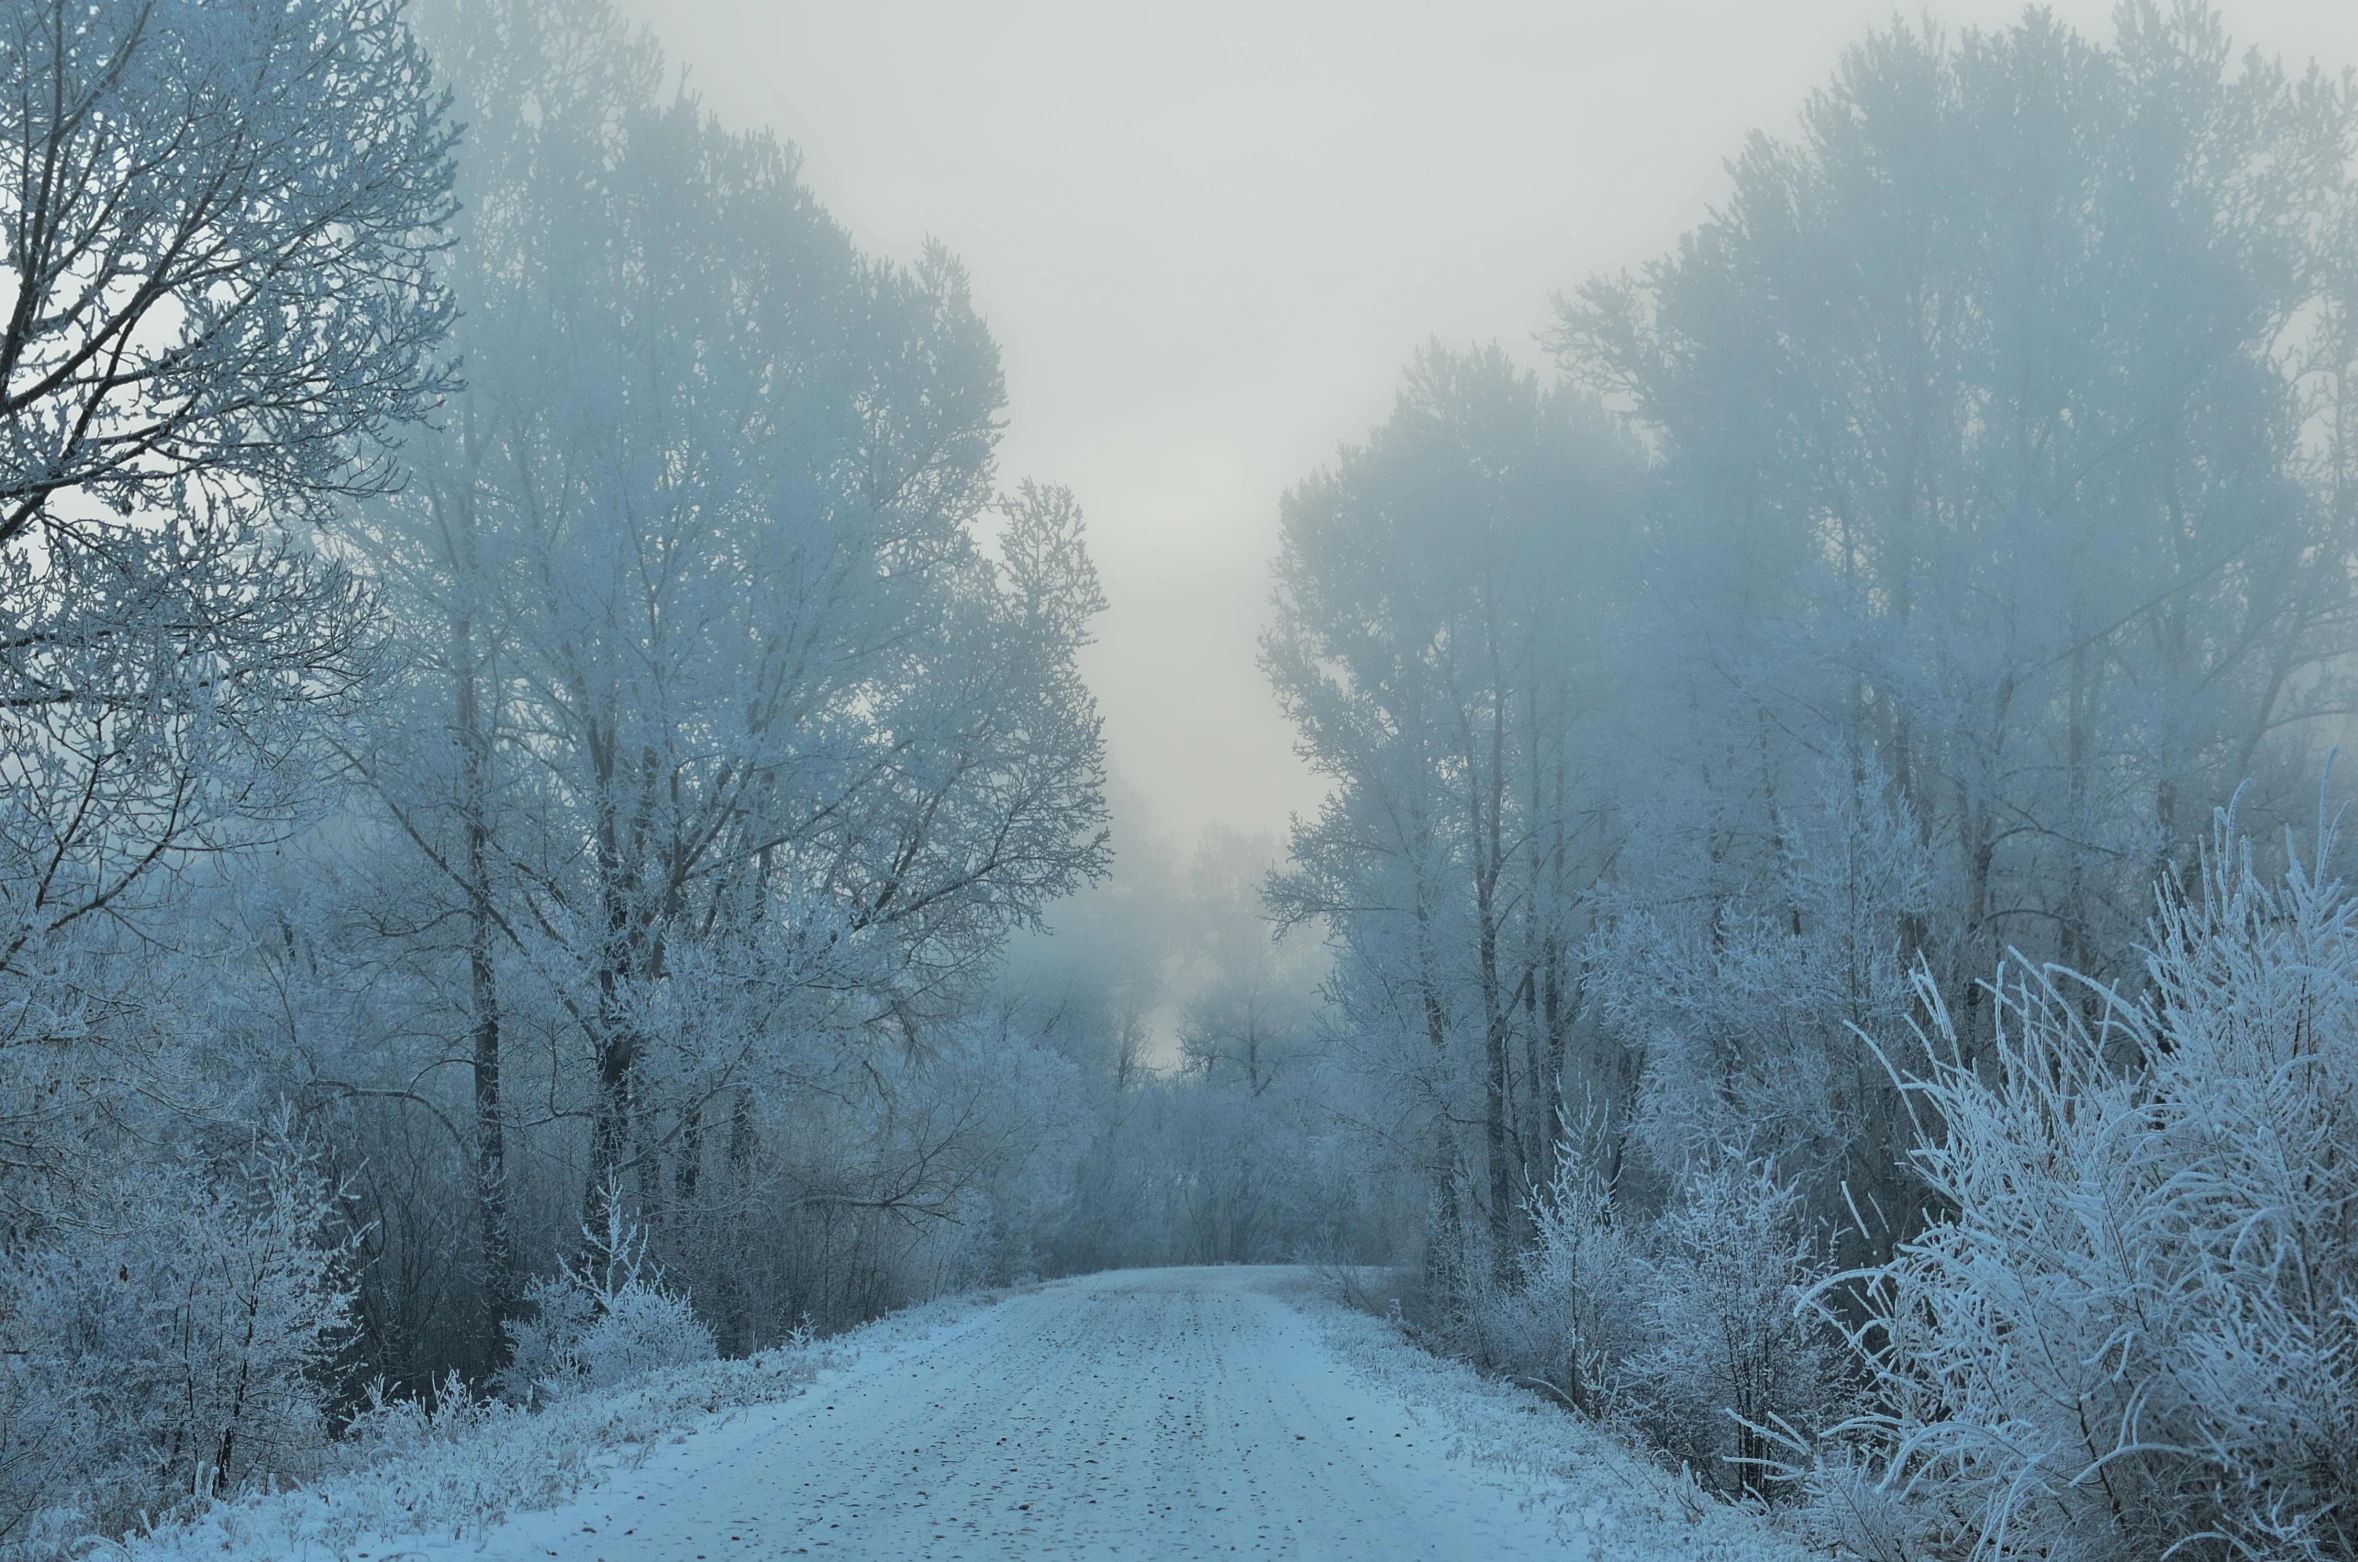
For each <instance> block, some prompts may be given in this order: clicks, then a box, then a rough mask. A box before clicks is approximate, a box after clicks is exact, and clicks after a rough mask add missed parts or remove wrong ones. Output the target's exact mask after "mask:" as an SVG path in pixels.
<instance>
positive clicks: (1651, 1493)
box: [339, 1269, 1790, 1562]
mask: <svg viewBox="0 0 2358 1562" xmlns="http://www.w3.org/2000/svg"><path fill="white" fill-rule="evenodd" d="M339 1549H341V1548H339ZM371 1551H373V1552H375V1555H376V1557H377V1558H385V1557H388V1556H397V1557H402V1558H411V1559H432V1562H457V1559H460V1558H483V1557H489V1558H495V1559H510V1558H512V1559H519V1562H538V1559H543V1558H547V1557H558V1558H563V1559H566V1562H574V1559H579V1562H737V1559H753V1558H769V1557H776V1556H799V1555H805V1554H807V1555H810V1556H836V1557H862V1558H879V1559H884V1558H894V1559H897V1558H908V1559H911V1562H916V1559H921V1558H976V1559H981V1558H1017V1557H1020V1558H1025V1559H1034V1558H1059V1557H1209V1556H1281V1557H1298V1558H1316V1557H1338V1558H1341V1557H1348V1558H1352V1559H1354V1562H1380V1559H1388V1558H1419V1559H1424V1558H1432V1559H1458V1558H1464V1559H1469V1562H1471V1559H1477V1558H1478V1559H1485V1562H1489V1559H1510V1558H1518V1557H1549V1558H1563V1557H1589V1556H1596V1557H1615V1558H1620V1557H1650V1556H1661V1557H1679V1558H1692V1557H1700V1556H1721V1557H1729V1558H1738V1557H1741V1558H1755V1557H1772V1556H1783V1555H1786V1554H1788V1553H1789V1551H1790V1547H1789V1545H1788V1544H1787V1543H1785V1542H1784V1541H1783V1540H1782V1539H1781V1537H1776V1536H1773V1535H1772V1534H1770V1533H1769V1532H1768V1531H1766V1530H1765V1529H1764V1528H1763V1527H1762V1526H1761V1525H1760V1523H1759V1521H1757V1520H1756V1519H1754V1518H1752V1517H1751V1516H1750V1515H1747V1514H1742V1513H1738V1512H1735V1511H1733V1510H1729V1509H1725V1508H1721V1507H1719V1506H1717V1505H1715V1504H1700V1505H1699V1503H1698V1499H1697V1497H1696V1495H1695V1494H1694V1493H1693V1490H1692V1488H1691V1487H1689V1486H1686V1485H1685V1484H1684V1483H1681V1482H1677V1481H1675V1480H1673V1479H1672V1478H1670V1477H1667V1476H1664V1475H1661V1474H1660V1473H1658V1472H1655V1471H1652V1470H1649V1469H1646V1468H1645V1467H1644V1466H1642V1465H1639V1464H1637V1463H1636V1462H1635V1461H1632V1460H1630V1459H1629V1458H1628V1456H1627V1455H1625V1454H1622V1453H1621V1452H1620V1451H1619V1450H1618V1449H1616V1448H1614V1447H1613V1445H1611V1444H1610V1443H1609V1442H1607V1441H1606V1440H1605V1439H1603V1438H1600V1437H1597V1436H1595V1435H1594V1434H1593V1433H1589V1432H1587V1431H1586V1430H1585V1429H1582V1428H1580V1427H1578V1426H1577V1424H1576V1423H1574V1422H1573V1421H1572V1420H1571V1419H1570V1418H1569V1417H1565V1416H1562V1415H1560V1414H1557V1413H1555V1412H1553V1411H1551V1410H1546V1409H1544V1408H1542V1407H1539V1406H1537V1405H1536V1404H1534V1403H1533V1402H1531V1401H1529V1400H1528V1399H1527V1398H1525V1397H1523V1396H1520V1395H1516V1394H1512V1393H1510V1392H1508V1391H1504V1390H1500V1389H1497V1388H1495V1387H1493V1386H1488V1385H1484V1384H1481V1383H1480V1382H1479V1381H1478V1380H1476V1379H1474V1378H1473V1377H1472V1376H1471V1375H1470V1374H1468V1373H1465V1372H1464V1371H1463V1370H1462V1369H1459V1368H1456V1367H1454V1366H1450V1365H1448V1364H1443V1363H1437V1362H1433V1361H1431V1360H1430V1359H1429V1358H1426V1357H1424V1356H1422V1355H1421V1353H1419V1352H1416V1351H1415V1350H1413V1349H1412V1348H1410V1347H1408V1346H1406V1345H1403V1344H1401V1343H1399V1342H1398V1341H1397V1340H1396V1338H1393V1337H1391V1336H1390V1331H1389V1330H1388V1329H1387V1327H1386V1326H1385V1325H1384V1324H1382V1323H1381V1322H1379V1321H1378V1320H1376V1319H1373V1318H1368V1317H1364V1316H1361V1315H1358V1314H1352V1313H1347V1312H1344V1311H1342V1310H1341V1309H1339V1308H1336V1307H1334V1306H1332V1305H1331V1304H1328V1303H1325V1302H1323V1301H1321V1300H1320V1299H1319V1298H1318V1296H1317V1295H1316V1293H1315V1290H1314V1287H1313V1285H1312V1283H1311V1281H1310V1279H1309V1277H1308V1276H1307V1275H1306V1274H1305V1273H1304V1272H1303V1271H1300V1270H1286V1269H1165V1270H1144V1271H1137V1270H1133V1271H1126V1272H1116V1273H1112V1274H1105V1275H1096V1276H1091V1277H1088V1278H1084V1279H1079V1280H1072V1281H1065V1282H1060V1283H1057V1284H1052V1285H1045V1286H1040V1287H1037V1288H1032V1289H1028V1290H1022V1291H1017V1292H1014V1293H1010V1294H1007V1295H1005V1296H1004V1297H1003V1298H1002V1299H1001V1300H1000V1301H999V1302H998V1303H997V1304H996V1305H992V1306H984V1307H976V1308H972V1309H969V1310H966V1311H964V1312H963V1313H962V1314H960V1315H958V1316H956V1317H955V1318H954V1319H953V1320H952V1321H950V1322H948V1323H946V1324H944V1325H943V1326H941V1327H939V1328H937V1329H933V1330H931V1331H926V1332H918V1333H914V1334H904V1335H901V1336H900V1337H895V1336H894V1335H893V1334H892V1333H885V1334H883V1335H881V1336H880V1337H879V1339H878V1342H877V1343H876V1344H874V1345H873V1346H870V1347H864V1348H861V1349H859V1350H858V1351H857V1352H856V1353H855V1354H854V1355H853V1356H852V1358H851V1360H850V1361H849V1363H848V1364H847V1365H845V1366H842V1367H839V1368H834V1369H830V1370H828V1371H826V1372H824V1373H822V1374H821V1375H820V1376H819V1377H818V1379H817V1380H816V1381H815V1382H814V1383H812V1384H811V1385H810V1386H809V1387H808V1388H806V1389H804V1390H803V1391H801V1392H799V1393H796V1394H795V1395H794V1396H793V1397H792V1398H789V1399H784V1400H781V1401H778V1402H775V1403H772V1404H767V1405H762V1406H757V1407H754V1408H751V1409H748V1410H743V1411H739V1412H737V1413H735V1414H733V1415H728V1416H723V1417H714V1418H712V1419H711V1420H710V1421H709V1422H708V1423H706V1424H705V1425H704V1426H703V1427H702V1428H701V1429H699V1430H696V1431H694V1432H692V1433H689V1434H686V1435H683V1436H681V1437H678V1438H675V1439H673V1440H672V1441H670V1442H669V1443H667V1444H665V1445H664V1446H662V1447H661V1448H659V1449H658V1450H657V1451H656V1452H654V1453H653V1454H652V1455H650V1456H649V1457H648V1458H647V1459H646V1460H645V1461H644V1462H643V1463H641V1464H639V1465H638V1466H637V1467H635V1468H618V1469H617V1471H616V1472H615V1474H614V1475H613V1476H612V1477H611V1478H610V1479H609V1480H607V1481H606V1482H605V1483H603V1484H601V1485H597V1486H594V1487H592V1488H590V1489H588V1490H587V1491H585V1492H584V1493H583V1494H582V1495H580V1496H579V1497H577V1498H575V1499H574V1500H573V1501H571V1502H569V1503H567V1504H566V1505H564V1506H562V1507H560V1508H558V1509H556V1510H554V1511H546V1512H539V1513H529V1514H521V1515H518V1516H517V1517H515V1518H513V1519H511V1520H509V1521H508V1522H507V1523H505V1524H501V1525H497V1526H494V1527H493V1528H491V1529H490V1530H489V1531H487V1532H485V1533H482V1534H480V1535H475V1534H470V1535H468V1536H467V1537H465V1538H463V1539H451V1538H448V1537H447V1536H446V1537H444V1538H441V1539H438V1540H431V1541H426V1542H423V1543H421V1542H420V1541H418V1540H417V1539H415V1538H411V1539H408V1540H405V1541H402V1542H399V1543H386V1542H383V1541H379V1542H378V1543H377V1544H374V1545H372V1544H371V1543H370V1542H368V1541H365V1540H364V1541H361V1542H359V1543H358V1546H357V1547H356V1549H354V1550H350V1551H345V1552H344V1553H343V1554H344V1555H348V1556H366V1555H368V1554H369V1553H370V1552H371Z"/></svg>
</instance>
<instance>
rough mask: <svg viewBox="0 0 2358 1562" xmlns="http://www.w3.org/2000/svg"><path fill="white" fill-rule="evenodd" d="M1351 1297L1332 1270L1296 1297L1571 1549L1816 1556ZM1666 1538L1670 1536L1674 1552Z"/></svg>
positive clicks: (1456, 1450)
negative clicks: (1514, 1488)
mask: <svg viewBox="0 0 2358 1562" xmlns="http://www.w3.org/2000/svg"><path fill="white" fill-rule="evenodd" d="M1353 1302H1354V1299H1352V1298H1349V1297H1345V1298H1344V1299H1337V1298H1336V1295H1335V1288H1334V1285H1333V1284H1332V1282H1331V1277H1330V1279H1329V1283H1328V1284H1327V1285H1324V1286H1321V1287H1319V1288H1318V1291H1317V1293H1316V1294H1315V1295H1313V1294H1311V1293H1310V1292H1309V1291H1308V1289H1307V1288H1305V1294H1304V1296H1303V1298H1302V1300H1301V1301H1300V1302H1299V1304H1298V1305H1301V1306H1302V1307H1303V1308H1304V1310H1305V1311H1308V1312H1310V1313H1311V1314H1312V1316H1313V1317H1314V1318H1315V1319H1316V1320H1317V1322H1318V1324H1319V1328H1320V1333H1321V1335H1322V1337H1323V1338H1324V1339H1325V1341H1326V1343H1327V1344H1328V1346H1329V1347H1330V1348H1332V1349H1333V1351H1334V1352H1335V1354H1336V1355H1338V1356H1340V1357H1342V1358H1343V1359H1344V1360H1345V1361H1347V1362H1348V1363H1350V1364H1351V1366H1352V1367H1354V1368H1355V1369H1357V1370H1358V1371H1359V1372H1361V1373H1364V1374H1365V1375H1367V1376H1368V1377H1370V1378H1372V1379H1374V1380H1376V1381H1378V1382H1380V1383H1382V1384H1384V1385H1385V1386H1386V1387H1388V1388H1391V1389H1393V1390H1394V1391H1396V1392H1398V1393H1399V1394H1400V1395H1401V1396H1402V1397H1403V1398H1406V1399H1408V1400H1411V1401H1413V1402H1414V1403H1416V1404H1418V1405H1421V1406H1423V1407H1426V1408H1427V1409H1428V1410H1429V1411H1430V1412H1431V1413H1432V1414H1433V1415H1434V1416H1435V1417H1436V1418H1437V1419H1438V1420H1439V1421H1440V1422H1441V1424H1442V1425H1443V1426H1444V1427H1445V1428H1446V1430H1447V1432H1448V1435H1449V1437H1450V1453H1451V1456H1452V1457H1453V1458H1458V1459H1462V1460H1465V1461H1466V1462H1467V1463H1468V1465H1469V1466H1471V1467H1473V1468H1474V1469H1476V1470H1481V1471H1487V1472H1489V1473H1491V1474H1492V1475H1494V1476H1496V1477H1498V1478H1503V1479H1506V1480H1509V1481H1512V1482H1514V1483H1516V1484H1517V1485H1519V1486H1520V1487H1521V1488H1522V1492H1523V1500H1524V1501H1525V1503H1526V1504H1528V1505H1530V1506H1534V1507H1537V1508H1540V1509H1543V1510H1545V1511H1547V1512H1549V1513H1551V1514H1552V1515H1553V1516H1554V1519H1555V1522H1556V1525H1557V1529H1558V1533H1559V1537H1560V1538H1561V1539H1562V1540H1563V1542H1564V1544H1565V1545H1566V1547H1567V1548H1568V1549H1567V1556H1568V1557H1570V1558H1574V1559H1587V1558H1598V1559H1604V1558H1614V1559H1620V1558H1637V1557H1646V1556H1654V1555H1661V1556H1665V1557H1678V1558H1690V1559H1695V1562H1710V1559H1715V1558H1716V1559H1724V1562H1784V1559H1787V1558H1792V1559H1796V1562H1798V1559H1801V1558H1806V1557H1811V1556H1816V1555H1819V1553H1817V1552H1816V1551H1814V1550H1813V1549H1812V1548H1811V1547H1810V1546H1808V1545H1807V1544H1806V1543H1805V1542H1804V1540H1803V1539H1802V1538H1801V1537H1800V1536H1799V1535H1798V1534H1796V1533H1794V1531H1793V1530H1792V1529H1791V1528H1790V1527H1788V1525H1787V1524H1786V1523H1783V1522H1780V1520H1779V1518H1778V1516H1775V1515H1771V1514H1768V1513H1764V1512H1762V1511H1760V1510H1759V1509H1758V1508H1757V1507H1754V1506H1751V1505H1738V1504H1735V1503H1731V1502H1728V1501H1726V1500H1724V1499H1722V1498H1719V1497H1717V1496H1714V1495H1713V1494H1711V1493H1710V1492H1707V1491H1705V1490H1704V1489H1703V1488H1702V1487H1701V1486H1700V1485H1698V1484H1697V1483H1696V1481H1695V1480H1694V1478H1693V1477H1692V1476H1691V1475H1689V1474H1687V1473H1686V1472H1685V1471H1684V1470H1671V1469H1666V1468H1664V1467H1663V1466H1662V1465H1661V1464H1659V1463H1657V1462H1655V1461H1653V1460H1651V1459H1648V1458H1646V1457H1644V1456H1643V1455H1641V1454H1640V1453H1638V1452H1637V1451H1635V1450H1633V1449H1632V1448H1631V1447H1629V1446H1628V1445H1627V1444H1625V1443H1624V1442H1623V1441H1622V1440H1621V1439H1620V1438H1618V1437H1616V1436H1615V1435H1614V1434H1613V1433H1612V1432H1610V1431H1609V1430H1607V1429H1605V1428H1602V1427H1599V1426H1597V1425H1596V1424H1595V1423H1593V1422H1591V1421H1588V1420H1585V1419H1583V1418H1582V1417H1580V1416H1577V1415H1574V1414H1572V1413H1571V1412H1569V1411H1568V1410H1566V1409H1564V1408H1563V1407H1562V1406H1560V1405H1557V1404H1555V1403H1552V1402H1551V1401H1549V1400H1547V1399H1546V1398H1544V1397H1543V1396H1542V1395H1541V1394H1539V1393H1538V1392H1535V1391H1534V1390H1532V1389H1529V1388H1525V1387H1523V1386H1521V1385H1518V1384H1514V1383H1510V1382H1506V1381H1503V1380H1501V1379H1499V1378H1495V1377H1488V1376H1485V1375H1484V1374H1482V1373H1481V1372H1479V1371H1477V1370H1476V1369H1475V1368H1474V1367H1472V1366H1470V1365H1468V1364H1467V1363H1465V1362H1462V1361H1458V1360H1454V1359H1452V1358H1450V1357H1446V1356H1440V1355H1436V1354H1434V1353H1432V1352H1430V1351H1427V1350H1425V1349H1423V1348H1421V1347H1419V1346H1418V1345H1416V1344H1415V1343H1414V1342H1413V1341H1411V1340H1409V1339H1408V1338H1406V1337H1405V1336H1404V1335H1403V1334H1402V1332H1401V1330H1400V1328H1399V1327H1398V1325H1396V1324H1395V1323H1393V1322H1391V1321H1390V1320H1388V1319H1385V1318H1381V1317H1377V1316H1374V1315H1372V1314H1371V1313H1369V1312H1367V1311H1365V1310H1363V1309H1362V1308H1361V1307H1359V1306H1356V1305H1354V1304H1353ZM1664 1537H1674V1539H1672V1540H1671V1542H1670V1544H1669V1546H1668V1548H1667V1549H1665V1546H1664Z"/></svg>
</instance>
